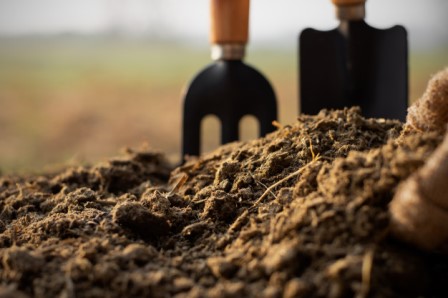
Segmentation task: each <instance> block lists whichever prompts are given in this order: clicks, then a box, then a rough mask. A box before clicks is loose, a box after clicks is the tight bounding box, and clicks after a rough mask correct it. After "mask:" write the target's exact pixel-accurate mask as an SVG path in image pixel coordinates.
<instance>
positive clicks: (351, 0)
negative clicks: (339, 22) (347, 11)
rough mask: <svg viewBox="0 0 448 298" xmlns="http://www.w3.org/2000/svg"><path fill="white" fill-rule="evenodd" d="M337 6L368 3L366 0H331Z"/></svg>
mask: <svg viewBox="0 0 448 298" xmlns="http://www.w3.org/2000/svg"><path fill="white" fill-rule="evenodd" d="M331 2H333V4H334V5H336V6H345V5H358V4H364V3H366V0H331Z"/></svg>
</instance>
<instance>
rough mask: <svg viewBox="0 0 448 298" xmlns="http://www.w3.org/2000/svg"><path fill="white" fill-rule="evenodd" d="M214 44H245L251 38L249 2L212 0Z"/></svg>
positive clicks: (212, 39)
mask: <svg viewBox="0 0 448 298" xmlns="http://www.w3.org/2000/svg"><path fill="white" fill-rule="evenodd" d="M210 13H211V32H210V42H211V43H212V44H235V43H237V44H245V43H247V40H248V36H249V0H211V10H210Z"/></svg>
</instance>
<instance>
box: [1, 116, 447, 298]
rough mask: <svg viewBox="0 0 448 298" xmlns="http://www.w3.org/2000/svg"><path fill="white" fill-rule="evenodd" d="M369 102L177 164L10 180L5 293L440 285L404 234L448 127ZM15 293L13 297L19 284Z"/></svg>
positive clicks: (141, 154) (218, 292)
mask: <svg viewBox="0 0 448 298" xmlns="http://www.w3.org/2000/svg"><path fill="white" fill-rule="evenodd" d="M401 129H402V125H401V123H399V122H395V121H387V120H381V119H364V118H363V117H362V116H361V115H360V111H359V109H357V108H351V109H346V110H339V111H325V110H324V111H322V112H321V113H320V114H319V115H317V116H300V117H299V118H298V121H297V123H295V124H294V125H291V126H285V127H282V128H279V130H278V131H276V132H274V133H272V134H270V135H268V136H267V137H266V138H262V139H258V140H254V141H251V142H246V143H233V144H229V145H226V146H223V147H221V148H219V149H218V150H216V151H214V152H212V153H210V154H208V155H206V156H204V157H202V158H201V159H197V160H191V161H189V162H188V163H187V164H185V165H184V166H182V167H179V168H177V169H174V170H172V168H171V167H170V165H169V164H168V163H167V162H166V160H165V159H164V157H163V155H161V154H159V153H154V152H147V151H132V150H129V151H128V152H127V155H126V156H124V157H122V158H119V159H113V160H110V161H108V162H106V163H103V164H99V165H96V166H92V167H78V168H71V169H67V170H66V171H64V172H62V173H55V174H48V175H41V176H29V177H2V178H0V281H1V283H0V297H19V296H20V295H21V296H23V297H27V296H33V297H55V296H61V297H170V296H176V297H366V296H369V297H417V296H425V297H431V296H433V297H437V296H443V294H445V295H446V294H447V293H448V284H447V283H446V276H447V274H448V259H447V258H446V257H444V256H442V255H437V254H435V253H432V254H431V253H425V252H422V251H419V250H416V249H414V248H412V247H409V246H406V245H405V244H402V243H399V242H397V241H395V240H393V239H392V238H391V237H389V214H388V211H387V210H388V204H389V202H390V200H391V199H392V197H393V195H394V193H395V190H396V187H397V185H398V183H399V182H400V181H402V180H404V179H406V178H407V177H408V176H409V175H411V174H412V173H413V172H415V171H416V170H417V169H418V168H420V167H421V166H422V165H423V164H424V162H425V160H426V159H427V157H428V156H429V155H430V154H431V153H432V152H433V151H434V150H435V148H436V147H437V145H438V144H439V143H440V142H441V141H442V136H440V134H435V133H434V134H432V133H426V134H417V133H408V134H407V135H402V136H401V137H400V141H397V137H398V136H399V135H400V132H401ZM8 295H9V296H8Z"/></svg>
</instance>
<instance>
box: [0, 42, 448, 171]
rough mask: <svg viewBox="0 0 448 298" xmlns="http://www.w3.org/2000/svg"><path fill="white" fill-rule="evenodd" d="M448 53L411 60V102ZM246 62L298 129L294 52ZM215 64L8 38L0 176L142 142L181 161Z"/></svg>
mask: <svg viewBox="0 0 448 298" xmlns="http://www.w3.org/2000/svg"><path fill="white" fill-rule="evenodd" d="M447 52H448V51H447V50H446V49H443V50H438V51H432V52H422V53H412V55H411V63H410V71H411V75H410V86H411V90H410V98H411V99H416V98H418V97H419V95H420V94H421V93H422V92H423V90H424V88H425V85H426V82H427V80H428V78H429V76H430V75H431V74H432V73H434V72H436V71H437V70H440V69H441V68H442V67H444V66H446V65H448V60H447V55H446V54H447ZM247 61H248V63H250V64H252V65H254V66H256V68H257V69H259V70H260V71H261V72H262V73H264V74H265V75H266V76H267V77H269V79H270V80H271V82H272V84H273V86H274V89H275V90H276V93H277V96H278V99H279V109H280V122H281V123H284V124H286V123H290V122H293V121H294V119H295V117H296V115H297V113H298V100H297V90H298V87H297V57H296V49H288V50H269V49H265V50H263V49H251V48H249V54H248V58H247ZM208 63H210V59H209V51H208V46H207V44H206V43H204V47H203V48H201V49H197V48H191V47H186V46H182V45H178V44H168V43H165V44H163V43H152V42H150V41H141V40H140V41H138V40H112V39H106V38H82V39H80V38H74V37H70V38H69V37H66V38H58V39H57V38H44V37H42V38H15V39H11V38H10V39H0V105H1V107H2V108H1V109H0V168H1V169H2V170H3V171H4V172H23V171H34V170H39V171H40V170H46V166H48V165H58V164H59V165H60V164H67V163H70V162H75V163H78V162H91V161H96V160H99V159H102V158H104V157H108V156H112V155H115V154H116V153H117V151H119V149H120V148H123V147H125V146H138V145H139V144H141V143H144V142H146V143H147V144H148V145H149V146H150V147H153V148H156V149H159V150H162V151H164V152H166V154H167V155H168V156H169V157H170V158H171V159H172V160H176V159H178V158H179V152H180V128H181V126H180V120H181V97H182V96H181V94H182V90H183V89H184V88H185V86H186V84H187V83H188V81H189V80H190V79H191V78H192V77H193V75H194V74H195V73H196V72H197V71H199V70H200V69H202V68H203V67H204V66H205V65H207V64H208ZM210 123H212V125H208V126H210V127H208V128H207V129H205V130H206V132H205V135H206V136H207V140H206V142H205V143H207V145H206V146H205V148H204V149H205V150H210V149H211V148H212V147H213V146H215V145H216V143H217V139H218V138H217V132H216V130H217V126H218V124H216V123H215V124H213V122H210ZM210 123H209V124H210ZM250 126H252V127H254V126H255V125H254V124H252V125H250ZM243 134H244V135H245V137H246V138H250V137H251V136H253V134H254V132H251V131H245V132H244V133H243Z"/></svg>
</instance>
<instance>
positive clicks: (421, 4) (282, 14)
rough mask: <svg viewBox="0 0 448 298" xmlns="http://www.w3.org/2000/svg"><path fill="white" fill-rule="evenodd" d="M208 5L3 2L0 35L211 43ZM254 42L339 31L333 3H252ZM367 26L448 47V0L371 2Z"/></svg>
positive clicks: (205, 1)
mask: <svg viewBox="0 0 448 298" xmlns="http://www.w3.org/2000/svg"><path fill="white" fill-rule="evenodd" d="M208 5H209V0H0V34H1V35H17V34H33V33H40V34H42V33H43V34H47V33H88V34H92V33H103V32H112V31H114V32H120V33H123V34H125V35H134V36H152V37H159V38H167V39H175V40H178V41H185V42H187V43H190V44H193V45H194V44H203V43H206V42H207V35H208V24H209V20H208V8H209V6H208ZM251 5H252V11H251V42H252V43H255V44H256V45H271V46H283V47H284V46H293V45H295V42H296V38H297V35H298V32H299V31H300V30H302V29H303V28H304V27H306V26H310V27H314V28H319V29H330V28H332V27H334V26H336V24H337V21H336V20H335V18H334V14H333V6H332V4H331V1H330V0H275V1H273V0H252V2H251ZM367 21H368V22H369V23H370V24H371V25H373V26H375V27H380V28H385V27H389V26H392V25H394V24H402V25H405V26H406V27H407V28H408V30H409V32H410V43H411V48H414V49H416V48H417V49H420V48H428V47H429V48H431V47H436V46H440V45H448V30H447V28H448V0H368V1H367Z"/></svg>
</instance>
